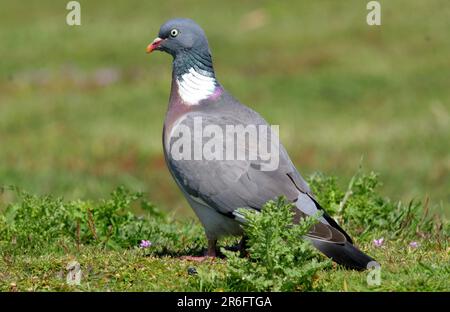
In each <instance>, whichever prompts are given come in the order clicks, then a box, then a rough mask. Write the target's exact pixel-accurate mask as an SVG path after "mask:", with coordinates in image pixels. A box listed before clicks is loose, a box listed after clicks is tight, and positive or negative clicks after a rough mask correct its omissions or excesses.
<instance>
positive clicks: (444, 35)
mask: <svg viewBox="0 0 450 312" xmlns="http://www.w3.org/2000/svg"><path fill="white" fill-rule="evenodd" d="M66 3H67V1H43V0H39V1H37V0H34V1H28V2H27V4H26V5H25V4H23V3H21V2H18V1H12V0H6V1H2V2H1V4H0V40H1V42H2V44H1V46H0V55H1V62H0V144H1V145H0V184H14V185H19V186H21V187H23V188H25V189H27V190H29V191H30V192H33V193H40V194H44V193H51V194H55V195H61V196H65V197H66V198H72V199H73V198H102V197H105V196H107V195H108V193H109V192H110V191H111V190H112V189H114V188H115V187H117V186H118V185H127V186H129V187H130V188H131V189H139V190H141V191H144V192H146V193H148V194H149V197H150V198H151V199H152V200H153V201H154V202H156V203H157V204H158V205H159V206H160V207H162V208H164V209H168V210H171V211H174V210H175V211H177V213H178V214H180V215H183V214H189V215H191V216H192V213H191V211H190V209H189V208H188V207H187V205H186V202H185V201H184V199H183V198H182V195H181V193H180V192H179V191H178V190H177V188H176V185H175V183H174V182H173V181H172V179H171V177H170V175H169V174H168V172H167V169H166V168H165V165H164V160H163V157H162V147H161V129H162V122H163V119H164V114H165V110H166V105H167V100H168V94H169V86H170V77H171V76H170V75H171V69H170V66H171V63H170V57H169V56H168V55H163V54H161V53H156V54H152V55H151V56H149V55H146V54H145V47H146V45H147V44H148V43H149V42H150V41H151V40H153V38H154V37H155V36H156V35H157V32H158V28H159V26H160V24H162V23H163V22H164V21H165V20H166V19H168V18H170V17H173V16H186V17H191V18H193V19H195V20H196V21H198V22H199V23H200V24H201V25H202V26H203V27H204V28H205V30H206V33H207V35H208V37H209V41H210V44H211V48H212V52H213V57H214V61H215V66H216V71H217V76H218V78H219V80H220V81H221V83H222V84H223V85H224V86H225V87H226V88H227V89H228V90H229V91H230V92H231V93H233V95H235V96H236V97H237V98H238V99H240V100H241V101H242V102H243V103H245V104H247V105H249V106H250V107H252V108H254V109H256V110H257V111H258V112H260V113H261V114H262V115H263V116H264V117H266V119H267V120H268V121H269V122H270V123H273V124H279V125H280V134H281V138H282V142H283V143H284V144H285V145H286V147H287V150H288V151H289V153H290V155H291V157H292V159H293V161H294V163H295V164H296V165H297V166H298V169H299V170H300V171H301V172H302V173H303V174H305V175H309V174H311V173H313V172H315V171H318V170H319V171H322V172H327V173H328V174H330V175H336V176H339V177H342V180H345V179H349V178H350V177H351V176H352V175H353V173H354V171H355V169H356V168H357V164H358V163H359V161H360V159H361V157H363V159H364V165H365V167H366V168H370V169H372V170H374V171H376V172H379V173H380V174H381V176H382V177H383V182H384V186H383V189H382V192H383V193H384V194H385V195H387V196H390V197H392V198H393V199H402V200H404V201H407V200H410V199H411V198H417V199H421V200H423V199H424V198H425V197H426V196H429V197H430V200H431V202H432V203H433V204H436V205H434V206H435V207H440V208H438V209H440V210H441V211H443V212H444V213H447V215H448V214H449V213H450V212H449V209H448V205H447V204H448V202H449V200H450V192H449V189H450V179H449V171H450V159H449V155H450V153H449V142H450V135H449V133H450V104H449V102H450V92H449V90H448V85H449V83H450V81H449V75H448V71H449V69H450V61H449V58H448V55H449V54H450V43H449V41H448V37H449V35H450V33H449V31H450V24H449V23H450V8H449V6H448V5H447V1H446V0H430V1H421V0H413V1H410V0H395V1H383V0H382V1H381V4H382V14H383V15H382V26H380V27H369V26H368V25H367V24H366V23H365V18H366V13H367V10H366V8H365V6H366V2H364V1H360V0H351V1H345V3H337V2H336V1H333V0H326V1H220V2H214V3H213V2H212V1H206V0H205V1H203V0H200V1H178V0H175V1H134V0H132V1H128V0H127V1H125V0H123V1H115V2H114V4H112V3H110V1H106V0H100V1H82V0H81V1H80V3H81V7H82V25H81V26H79V27H69V26H67V25H66V24H65V15H66V13H67V11H66V10H65V5H66Z"/></svg>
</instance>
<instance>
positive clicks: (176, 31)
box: [170, 28, 178, 38]
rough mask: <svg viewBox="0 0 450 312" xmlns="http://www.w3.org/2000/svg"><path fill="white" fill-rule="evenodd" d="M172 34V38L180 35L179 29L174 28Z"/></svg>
mask: <svg viewBox="0 0 450 312" xmlns="http://www.w3.org/2000/svg"><path fill="white" fill-rule="evenodd" d="M170 36H171V37H172V38H175V37H176V36H178V29H175V28H174V29H172V30H171V31H170Z"/></svg>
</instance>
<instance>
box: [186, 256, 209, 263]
mask: <svg viewBox="0 0 450 312" xmlns="http://www.w3.org/2000/svg"><path fill="white" fill-rule="evenodd" d="M181 259H182V260H187V261H195V262H203V261H205V260H207V259H211V260H212V259H214V257H209V256H203V257H194V256H183V257H181Z"/></svg>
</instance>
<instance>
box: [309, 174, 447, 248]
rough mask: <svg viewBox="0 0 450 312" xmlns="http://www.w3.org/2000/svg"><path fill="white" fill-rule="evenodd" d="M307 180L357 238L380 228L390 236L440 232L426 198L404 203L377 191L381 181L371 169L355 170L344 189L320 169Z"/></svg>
mask: <svg viewBox="0 0 450 312" xmlns="http://www.w3.org/2000/svg"><path fill="white" fill-rule="evenodd" d="M309 182H310V185H311V188H312V190H313V192H314V194H315V195H316V196H317V198H318V201H319V203H321V205H322V206H323V207H324V209H326V210H327V212H328V213H329V214H330V215H331V216H333V217H335V218H336V219H337V220H338V221H340V223H341V224H342V225H343V227H344V228H345V229H350V230H351V231H352V232H353V233H354V234H355V235H357V236H358V238H359V239H360V240H364V239H368V238H372V237H373V235H377V234H379V233H382V232H383V233H387V234H388V235H389V236H390V237H392V238H407V237H409V238H411V237H413V236H417V235H419V236H421V237H426V236H431V235H435V234H437V233H439V232H440V229H439V227H440V226H441V225H440V224H441V222H437V223H436V222H433V216H432V215H431V214H430V213H429V211H428V202H425V204H422V203H421V202H420V201H415V200H412V201H410V202H409V203H407V204H405V203H402V202H393V201H391V200H389V199H387V198H385V197H382V196H381V195H380V194H379V193H378V192H377V189H378V187H379V186H380V185H381V183H380V181H379V179H378V175H377V174H376V173H374V172H370V173H363V172H361V171H358V172H357V174H356V175H355V176H353V178H352V179H351V180H350V182H349V184H348V187H347V190H346V191H343V190H341V189H340V188H339V187H338V185H337V180H336V178H335V177H326V176H324V175H323V174H321V173H317V174H314V175H312V176H311V177H310V179H309Z"/></svg>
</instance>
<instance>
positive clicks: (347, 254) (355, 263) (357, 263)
mask: <svg viewBox="0 0 450 312" xmlns="http://www.w3.org/2000/svg"><path fill="white" fill-rule="evenodd" d="M309 239H310V240H311V242H312V244H313V246H314V247H316V248H317V249H319V250H320V251H321V252H322V253H323V254H325V255H326V256H327V257H329V258H331V259H332V260H333V261H334V262H336V263H338V264H340V265H342V266H344V267H346V268H348V269H353V270H358V271H364V270H366V269H368V268H369V263H370V262H374V266H376V265H379V264H378V263H377V262H376V261H375V260H374V259H373V258H371V257H369V256H368V255H366V254H365V253H363V252H362V251H361V250H359V249H358V248H356V247H355V246H354V245H352V244H350V243H349V242H345V243H344V244H334V243H330V242H324V241H322V240H317V239H314V238H309Z"/></svg>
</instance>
